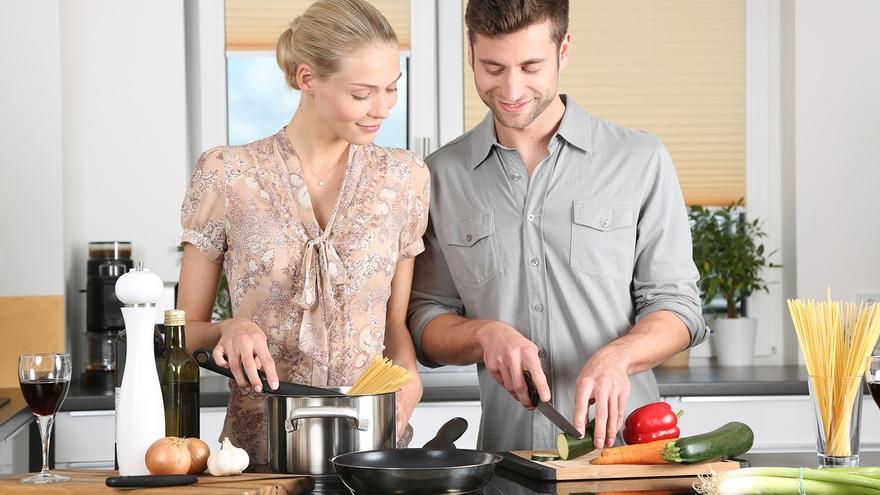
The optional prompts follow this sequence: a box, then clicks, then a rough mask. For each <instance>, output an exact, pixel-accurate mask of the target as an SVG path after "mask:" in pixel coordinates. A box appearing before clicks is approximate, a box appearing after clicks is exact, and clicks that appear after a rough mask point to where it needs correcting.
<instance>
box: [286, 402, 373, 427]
mask: <svg viewBox="0 0 880 495" xmlns="http://www.w3.org/2000/svg"><path fill="white" fill-rule="evenodd" d="M312 418H348V420H349V421H351V423H352V425H353V426H354V427H355V428H357V429H358V430H361V431H367V429H368V428H369V427H370V420H369V419H367V418H359V417H358V413H357V411H355V410H354V409H352V408H350V407H334V406H317V407H301V408H297V409H294V410H293V411H292V412H291V413H290V417H288V418H287V421H285V422H284V429H285V430H287V433H290V432H293V431H296V429H297V428H298V427H297V424H296V423H297V421H299V420H300V419H312Z"/></svg>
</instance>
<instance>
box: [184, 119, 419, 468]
mask: <svg viewBox="0 0 880 495" xmlns="http://www.w3.org/2000/svg"><path fill="white" fill-rule="evenodd" d="M429 188H430V176H429V173H428V169H427V168H426V167H425V164H424V163H423V162H422V161H421V160H420V159H419V158H418V157H416V156H415V155H414V154H413V153H411V152H409V151H407V150H402V149H395V148H383V147H379V146H375V145H365V146H356V145H350V147H349V156H348V164H347V167H346V171H345V179H344V181H343V185H342V190H341V192H340V193H339V198H338V200H337V205H336V207H335V209H334V210H333V213H331V216H330V219H329V221H328V223H327V226H326V229H325V230H323V231H322V229H321V228H320V226H319V225H318V222H317V220H316V219H315V215H314V211H313V209H312V204H311V199H310V196H309V191H308V188H307V187H306V184H305V181H304V180H303V170H302V167H301V165H300V162H299V161H298V159H297V156H296V153H295V152H294V150H293V147H292V146H291V144H290V141H289V140H288V138H287V135H286V134H285V132H284V129H282V130H281V131H279V132H278V133H276V134H275V135H274V136H271V137H268V138H265V139H261V140H259V141H255V142H253V143H249V144H245V145H241V146H222V147H218V148H214V149H212V150H209V151H207V152H205V153H204V154H202V156H201V157H200V158H199V161H198V163H197V165H196V168H195V170H194V172H193V176H192V180H191V182H190V185H189V189H188V191H187V193H186V196H185V198H184V201H183V207H182V211H181V222H182V226H183V242H188V243H190V244H192V245H193V246H195V247H196V248H198V250H199V251H200V252H201V253H202V254H204V255H205V256H206V257H208V258H209V259H210V260H211V261H213V262H214V263H218V264H219V263H222V264H223V267H224V270H225V273H226V277H227V280H228V282H229V291H230V296H231V299H232V307H233V314H234V315H235V317H238V318H247V319H250V320H252V321H253V322H254V323H256V324H257V325H259V327H260V328H261V329H262V330H263V332H265V334H266V337H267V339H268V344H269V351H270V352H271V354H272V356H273V358H274V359H275V366H276V369H277V370H278V377H279V379H280V380H281V381H287V382H296V383H304V384H311V385H326V386H331V387H332V386H348V385H351V384H352V382H353V381H354V379H355V378H357V376H358V375H359V374H360V372H361V371H362V370H363V369H364V368H365V367H366V365H367V363H369V361H370V358H372V357H373V356H374V355H381V353H382V351H383V349H384V346H383V342H384V337H385V312H386V306H387V302H388V298H389V296H390V294H391V279H392V277H393V276H394V271H395V267H396V265H397V262H398V260H400V259H401V258H411V257H414V256H416V255H417V254H418V253H420V252H422V251H423V250H424V245H423V243H422V234H423V233H424V231H425V228H426V226H427V221H428V202H429V192H430V191H429ZM265 411H266V406H265V397H264V396H262V395H261V394H257V393H254V392H251V393H250V394H247V393H245V392H244V391H243V390H241V389H240V388H239V387H238V386H237V385H236V384H235V381H234V380H230V397H229V407H228V410H227V414H226V422H225V424H224V431H223V434H222V435H223V436H228V437H229V438H230V440H232V442H233V443H234V444H236V445H239V446H241V447H243V448H244V449H245V450H247V451H248V453H249V454H250V456H251V459H252V460H253V462H254V463H256V464H265V463H266V457H267V453H266V438H267V431H266V418H265Z"/></svg>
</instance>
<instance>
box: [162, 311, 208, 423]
mask: <svg viewBox="0 0 880 495" xmlns="http://www.w3.org/2000/svg"><path fill="white" fill-rule="evenodd" d="M185 323H186V313H184V312H183V311H181V310H179V309H169V310H167V311H165V350H164V351H163V352H162V355H161V356H159V359H158V360H157V361H156V367H157V369H158V372H159V384H160V385H161V387H162V399H163V402H164V404H165V436H167V437H196V438H198V436H199V364H198V363H197V362H196V360H195V358H193V357H192V355H190V354H189V353H188V352H186V331H185Z"/></svg>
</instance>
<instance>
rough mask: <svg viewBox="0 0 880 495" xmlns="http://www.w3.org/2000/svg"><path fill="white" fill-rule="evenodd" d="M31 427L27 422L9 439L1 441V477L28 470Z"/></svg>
mask: <svg viewBox="0 0 880 495" xmlns="http://www.w3.org/2000/svg"><path fill="white" fill-rule="evenodd" d="M30 425H31V422H30V421H27V422H25V423H24V424H23V425H21V426H19V427H18V429H16V430H15V431H13V432H12V434H10V435H9V436H8V437H6V438H4V439H2V440H0V475H2V474H12V473H22V472H25V471H27V470H28V453H29V452H30V444H29V441H30V438H29V434H30Z"/></svg>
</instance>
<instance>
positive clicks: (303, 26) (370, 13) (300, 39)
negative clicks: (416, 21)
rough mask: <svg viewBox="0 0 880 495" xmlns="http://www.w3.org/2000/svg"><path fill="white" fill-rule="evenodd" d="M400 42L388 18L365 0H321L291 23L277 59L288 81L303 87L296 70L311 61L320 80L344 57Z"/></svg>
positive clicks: (309, 63)
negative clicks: (358, 51)
mask: <svg viewBox="0 0 880 495" xmlns="http://www.w3.org/2000/svg"><path fill="white" fill-rule="evenodd" d="M388 43H393V44H397V35H396V34H395V33H394V29H393V28H392V27H391V24H389V23H388V19H386V18H385V16H384V15H382V13H381V12H379V10H378V9H377V8H376V7H374V6H373V5H372V4H370V3H369V2H367V1H366V0H318V1H317V2H315V3H313V4H311V5H309V7H308V8H307V9H306V11H305V12H304V13H303V14H302V15H301V16H299V17H297V18H296V19H294V20H293V21H292V22H291V23H290V27H288V28H287V30H286V31H284V33H282V34H281V37H280V38H278V46H277V49H276V51H275V58H276V60H278V67H280V68H281V70H282V71H284V77H285V79H287V84H288V85H289V86H290V87H291V88H293V89H300V88H299V84H297V82H296V69H297V68H298V67H299V65H300V64H308V66H309V67H310V68H311V69H312V72H313V73H314V74H315V76H316V77H317V78H318V79H322V80H323V79H326V78H327V77H328V76H330V75H332V74H334V73H335V72H337V71H338V70H339V67H340V65H341V63H342V60H343V59H344V58H345V57H346V56H348V55H350V54H351V53H353V52H354V51H355V50H357V49H359V48H361V47H363V46H367V45H375V46H381V45H384V44H388Z"/></svg>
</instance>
